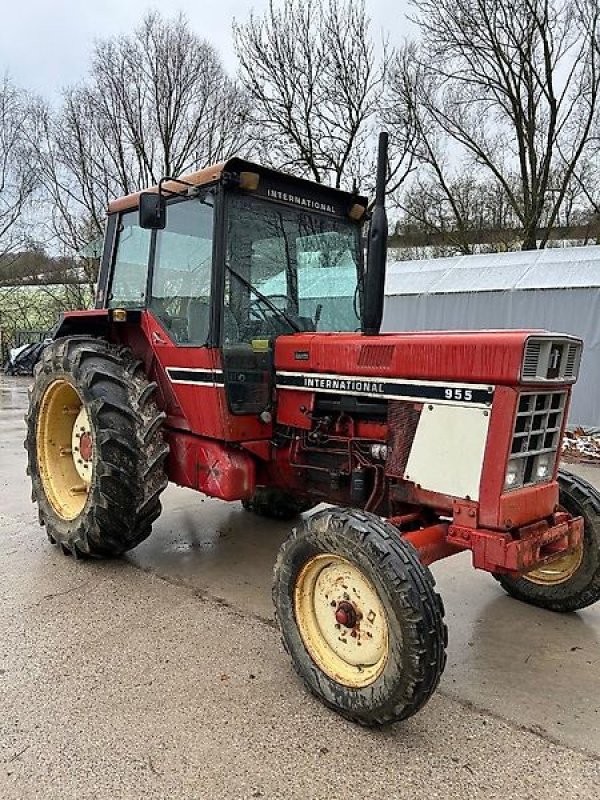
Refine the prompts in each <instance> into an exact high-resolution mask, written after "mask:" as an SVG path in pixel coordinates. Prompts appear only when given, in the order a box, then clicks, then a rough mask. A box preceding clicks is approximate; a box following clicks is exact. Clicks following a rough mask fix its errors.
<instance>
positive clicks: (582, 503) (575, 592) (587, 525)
mask: <svg viewBox="0 0 600 800" xmlns="http://www.w3.org/2000/svg"><path fill="white" fill-rule="evenodd" d="M558 483H559V488H560V495H559V502H560V505H561V506H562V507H563V508H564V509H566V510H567V511H568V512H569V513H570V514H572V515H573V516H574V517H583V523H584V531H583V542H582V544H581V546H580V547H579V548H577V550H576V551H574V552H573V553H569V554H567V555H566V556H564V557H563V558H560V559H557V560H556V561H552V562H550V563H549V564H548V565H547V566H545V567H542V568H540V569H537V570H533V571H532V572H528V573H526V574H525V575H521V576H520V577H518V578H514V577H511V576H510V575H500V574H497V575H494V577H495V578H496V580H497V581H499V583H500V585H501V586H502V588H503V589H504V590H505V591H506V592H508V594H510V595H511V596H512V597H515V598H516V599H517V600H521V601H523V602H524V603H529V604H531V605H534V606H539V607H540V608H547V609H549V610H550V611H578V610H579V609H581V608H586V606H590V605H592V603H595V602H597V601H598V600H600V494H599V493H598V492H597V491H596V489H594V487H593V486H592V485H591V484H590V483H588V482H587V481H586V480H584V479H583V478H580V477H578V476H577V475H573V474H572V473H570V472H567V471H566V470H560V471H559V473H558Z"/></svg>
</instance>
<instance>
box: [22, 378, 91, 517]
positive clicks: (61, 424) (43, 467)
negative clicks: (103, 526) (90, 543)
mask: <svg viewBox="0 0 600 800" xmlns="http://www.w3.org/2000/svg"><path fill="white" fill-rule="evenodd" d="M36 447H37V462H38V468H39V472H40V478H41V481H42V486H43V488H44V493H45V495H46V497H47V498H48V501H49V503H50V505H51V506H52V508H53V509H54V511H55V512H56V513H57V514H58V516H59V517H61V518H62V519H64V520H67V521H68V520H73V519H75V518H76V517H77V516H79V514H81V512H82V511H83V508H84V506H85V503H86V500H87V497H88V494H89V489H90V484H91V480H92V471H93V465H92V456H93V438H92V429H91V425H90V421H89V417H88V414H87V412H86V410H85V407H84V405H83V401H82V399H81V397H80V395H79V392H78V391H77V389H75V387H74V386H73V384H72V383H70V382H69V381H68V380H65V379H60V380H56V381H53V382H52V383H51V384H50V386H48V388H47V389H46V391H45V392H44V395H43V397H42V401H41V403H40V408H39V412H38V418H37V435H36Z"/></svg>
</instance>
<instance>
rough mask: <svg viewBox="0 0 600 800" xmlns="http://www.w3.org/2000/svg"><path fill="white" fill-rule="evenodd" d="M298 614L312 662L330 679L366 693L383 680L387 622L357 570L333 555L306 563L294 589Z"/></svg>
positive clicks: (374, 597) (363, 578) (303, 637)
mask: <svg viewBox="0 0 600 800" xmlns="http://www.w3.org/2000/svg"><path fill="white" fill-rule="evenodd" d="M294 613H295V617H296V624H297V625H298V630H299V631H300V635H301V637H302V641H303V642H304V646H305V647H306V649H307V651H308V653H309V654H310V657H311V658H312V659H313V661H314V662H315V664H316V665H317V666H318V667H319V668H320V669H321V670H322V671H323V672H324V673H325V674H326V675H329V677H330V678H333V680H335V681H337V682H338V683H340V684H342V685H344V686H349V687H352V688H361V687H364V686H368V685H369V684H371V683H373V682H374V681H375V680H376V679H377V678H378V677H379V676H380V675H381V673H382V672H383V670H384V668H385V665H386V663H387V659H388V653H389V633H388V622H387V616H386V613H385V609H384V607H383V604H382V602H381V600H380V599H379V595H378V594H377V591H376V590H375V588H374V587H373V585H372V583H371V582H370V581H369V579H368V578H367V577H366V576H365V575H364V574H363V573H362V572H361V571H360V570H359V569H358V567H356V566H355V565H354V564H351V563H350V562H349V561H347V560H346V559H344V558H340V557H339V556H336V555H333V554H330V553H324V554H321V555H318V556H314V557H313V558H312V559H310V561H307V563H306V564H305V565H304V567H303V568H302V570H301V572H300V574H299V575H298V578H297V581H296V586H295V588H294Z"/></svg>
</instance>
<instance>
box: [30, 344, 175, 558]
mask: <svg viewBox="0 0 600 800" xmlns="http://www.w3.org/2000/svg"><path fill="white" fill-rule="evenodd" d="M155 388H156V386H155V384H152V383H149V382H148V380H147V379H146V376H145V374H144V372H143V369H142V365H141V363H140V362H139V361H137V360H136V359H135V358H134V357H133V355H132V354H131V352H130V351H129V350H127V349H126V348H117V347H114V346H112V345H110V344H108V343H107V342H105V341H103V340H99V339H92V338H88V337H72V338H69V339H60V340H58V341H56V342H53V343H52V344H51V345H49V346H48V347H47V348H45V350H44V352H43V355H42V358H41V360H40V362H39V364H38V366H37V367H36V372H35V383H34V386H33V389H32V391H31V397H30V404H29V411H28V414H27V417H26V422H27V438H26V440H25V447H26V449H27V456H28V472H29V474H30V476H31V482H32V499H33V500H34V501H35V502H37V504H38V510H39V518H40V523H41V524H42V525H45V526H46V530H47V533H48V538H49V539H50V541H52V542H53V543H58V544H60V545H61V546H62V547H63V550H64V551H65V552H67V553H72V554H74V555H90V556H116V555H120V554H121V553H123V552H125V551H126V550H129V549H131V548H132V547H135V546H136V545H137V544H138V543H139V542H141V541H142V540H143V539H145V538H146V537H147V536H148V535H149V533H150V531H151V527H152V523H153V521H154V520H155V519H156V517H158V515H159V513H160V508H161V506H160V500H159V496H160V493H161V492H162V490H163V489H164V488H165V486H166V484H167V478H166V474H165V470H164V460H165V457H166V455H167V452H168V448H167V445H166V444H165V443H164V441H163V438H162V433H161V424H162V420H163V417H164V415H163V414H162V413H161V412H160V411H159V409H158V407H157V405H156V403H155V401H154V397H153V395H154V390H155Z"/></svg>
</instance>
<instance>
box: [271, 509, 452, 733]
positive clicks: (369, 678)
mask: <svg viewBox="0 0 600 800" xmlns="http://www.w3.org/2000/svg"><path fill="white" fill-rule="evenodd" d="M273 600H274V603H275V609H276V615H277V620H278V623H279V626H280V629H281V634H282V638H283V643H284V646H285V648H286V650H287V651H288V653H289V654H290V655H291V657H292V661H293V664H294V667H295V669H296V671H297V672H298V674H299V675H300V677H301V678H302V680H303V681H304V683H305V684H306V686H307V687H308V689H309V690H310V691H311V692H312V693H313V694H315V695H316V696H317V697H318V698H319V699H320V700H321V701H322V702H324V703H325V705H327V706H329V707H330V708H333V709H334V710H336V711H337V712H339V713H340V714H342V715H343V716H345V717H347V718H349V719H351V720H353V721H355V722H359V723H361V724H363V725H371V726H374V725H383V724H387V723H391V722H397V721H399V720H402V719H406V718H407V717H410V716H412V715H413V714H415V713H416V712H417V711H418V710H419V709H420V708H422V707H423V706H424V705H425V703H426V702H427V700H428V699H429V698H430V697H431V695H432V693H433V692H434V691H435V689H436V687H437V685H438V683H439V680H440V677H441V674H442V672H443V669H444V666H445V662H446V651H445V648H446V644H447V631H446V626H445V625H444V621H443V613H444V612H443V607H442V603H441V600H440V597H439V595H438V594H436V592H435V590H434V581H433V577H432V576H431V573H430V572H429V570H428V569H427V567H424V566H423V565H422V564H421V563H420V561H419V557H418V554H417V552H416V550H415V549H414V548H413V547H412V546H411V545H410V544H408V543H406V542H404V541H402V539H401V538H400V535H399V533H398V531H397V530H396V529H395V528H394V527H393V526H392V525H390V524H389V523H386V522H382V521H381V519H380V518H379V517H377V516H375V515H374V514H368V513H366V512H363V511H356V510H353V509H342V508H329V509H326V510H324V511H321V512H318V513H317V514H314V515H313V516H312V517H310V519H308V520H307V521H306V523H305V525H304V527H303V529H302V530H301V531H296V530H294V531H293V532H292V534H291V536H290V537H289V539H288V540H287V541H286V542H285V543H284V544H283V546H282V548H281V550H280V552H279V556H278V558H277V563H276V565H275V576H274V586H273Z"/></svg>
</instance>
